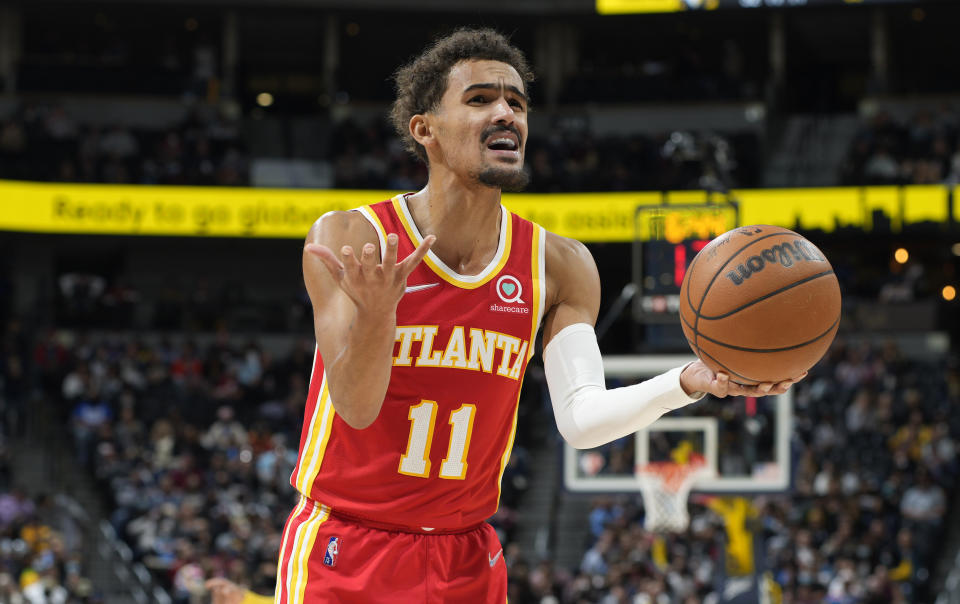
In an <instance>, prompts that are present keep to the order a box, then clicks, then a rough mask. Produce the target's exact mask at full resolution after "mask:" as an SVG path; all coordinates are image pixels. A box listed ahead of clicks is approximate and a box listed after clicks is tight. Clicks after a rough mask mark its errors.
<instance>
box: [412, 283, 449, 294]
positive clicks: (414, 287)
mask: <svg viewBox="0 0 960 604" xmlns="http://www.w3.org/2000/svg"><path fill="white" fill-rule="evenodd" d="M438 285H440V284H439V283H426V284H424V285H410V286H407V287H405V288H404V290H403V293H405V294H412V293H413V292H418V291H421V290H424V289H430V288H431V287H436V286H438Z"/></svg>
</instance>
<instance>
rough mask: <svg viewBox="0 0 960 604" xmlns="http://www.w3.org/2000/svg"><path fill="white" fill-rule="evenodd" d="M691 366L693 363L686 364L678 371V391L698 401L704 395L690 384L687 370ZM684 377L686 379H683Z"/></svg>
mask: <svg viewBox="0 0 960 604" xmlns="http://www.w3.org/2000/svg"><path fill="white" fill-rule="evenodd" d="M691 365H693V362H690V363H687V365H686V366H685V367H684V368H683V369H682V370H681V371H680V389H681V390H683V393H684V394H686V395H687V396H689V397H690V398H692V399H700V398H703V396H704V395H705V394H706V392H704V391H702V390H697V389H696V387H695V386H693V385H691V384H690V376H689V373H688V370H689V369H690V366H691ZM684 376H686V378H684Z"/></svg>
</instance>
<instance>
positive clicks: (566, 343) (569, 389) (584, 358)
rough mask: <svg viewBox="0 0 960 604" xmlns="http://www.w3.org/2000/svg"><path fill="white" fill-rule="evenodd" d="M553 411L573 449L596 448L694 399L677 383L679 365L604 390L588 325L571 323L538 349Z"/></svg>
mask: <svg viewBox="0 0 960 604" xmlns="http://www.w3.org/2000/svg"><path fill="white" fill-rule="evenodd" d="M543 369H544V372H545V373H546V376H547V387H548V388H549V389H550V398H551V400H552V401H553V414H554V417H555V418H556V420H557V428H559V430H560V434H561V435H562V436H563V438H564V440H566V441H567V442H568V443H570V444H571V445H572V446H574V447H576V448H577V449H589V448H592V447H598V446H600V445H602V444H604V443H608V442H610V441H612V440H616V439H618V438H621V437H623V436H626V435H628V434H632V433H634V432H636V431H637V430H642V429H643V428H646V427H647V426H649V425H650V424H652V423H653V422H654V421H656V420H657V419H658V418H660V416H662V415H663V414H665V413H667V412H668V411H673V410H674V409H679V408H680V407H683V406H686V405H688V404H690V403H692V402H695V401H698V400H700V399H701V398H702V397H703V394H702V393H699V392H697V393H694V395H695V396H694V397H691V396H688V395H687V394H686V393H685V392H684V391H683V388H681V387H680V372H682V371H683V369H684V368H683V367H677V368H676V369H671V370H670V371H668V372H666V373H664V374H661V375H658V376H657V377H654V378H651V379H649V380H647V381H645V382H642V383H640V384H634V385H633V386H624V387H622V388H614V389H613V390H607V388H606V383H605V382H604V378H603V359H602V358H601V357H600V346H599V345H598V344H597V336H596V334H595V333H594V331H593V328H592V327H591V326H589V325H587V324H586V323H576V324H574V325H569V326H567V327H564V328H563V329H562V330H560V333H558V334H557V335H556V336H554V337H553V339H552V340H550V343H549V344H547V347H546V348H545V349H544V351H543Z"/></svg>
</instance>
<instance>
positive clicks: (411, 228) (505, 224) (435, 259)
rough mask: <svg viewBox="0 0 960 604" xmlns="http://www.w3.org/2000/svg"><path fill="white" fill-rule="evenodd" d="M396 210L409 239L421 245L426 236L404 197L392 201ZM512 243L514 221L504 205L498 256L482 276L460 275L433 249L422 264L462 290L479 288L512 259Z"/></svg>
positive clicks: (501, 213) (501, 210)
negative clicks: (421, 232) (418, 225)
mask: <svg viewBox="0 0 960 604" xmlns="http://www.w3.org/2000/svg"><path fill="white" fill-rule="evenodd" d="M393 208H394V210H395V211H396V212H397V216H399V217H400V222H401V224H403V228H404V230H405V231H406V232H407V236H408V237H410V240H411V241H412V242H413V244H414V245H416V246H419V245H420V243H421V242H422V241H423V235H421V234H420V230H419V229H417V225H416V223H415V222H414V221H413V215H412V214H411V213H410V208H408V207H407V200H406V198H405V197H404V196H403V195H402V194H401V195H397V196H396V197H394V198H393ZM512 242H513V220H512V219H511V215H510V212H509V211H508V210H507V209H506V208H505V207H503V206H502V205H501V206H500V243H499V245H498V246H497V253H496V254H495V255H494V257H493V260H491V261H490V263H489V264H488V265H487V266H486V267H485V268H484V269H483V270H482V271H480V273H479V274H476V275H461V274H460V273H458V272H456V271H454V270H453V269H452V268H450V267H449V266H447V265H446V264H445V263H444V262H443V260H441V259H440V257H439V256H437V255H436V254H434V253H433V251H432V250H431V251H428V252H427V255H426V256H424V257H423V261H424V263H426V265H427V266H429V267H430V269H431V270H432V271H433V272H434V273H436V274H437V276H439V277H440V278H441V279H443V280H444V281H446V282H447V283H450V284H451V285H455V286H457V287H460V288H463V289H476V288H478V287H480V286H482V285H485V284H486V283H489V282H490V280H491V279H493V278H494V277H495V276H497V275H498V274H499V273H500V271H501V270H503V267H504V265H506V264H507V259H509V258H510V247H511V244H512Z"/></svg>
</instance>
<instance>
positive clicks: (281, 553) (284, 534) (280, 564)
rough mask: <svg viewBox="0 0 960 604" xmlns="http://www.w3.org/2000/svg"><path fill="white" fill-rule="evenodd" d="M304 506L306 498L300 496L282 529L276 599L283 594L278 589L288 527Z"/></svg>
mask: <svg viewBox="0 0 960 604" xmlns="http://www.w3.org/2000/svg"><path fill="white" fill-rule="evenodd" d="M306 505H307V498H306V497H304V496H303V494H301V495H300V501H299V502H297V507H295V508H293V513H292V514H290V520H288V521H287V526H285V527H284V528H283V540H282V541H281V542H280V557H279V559H278V560H277V586H276V591H275V593H274V596H276V598H277V599H279V598H280V594H281V593H282V592H283V590H282V589H281V587H280V581H282V580H283V556H284V553H285V552H286V551H287V540H288V539H290V526H291V525H292V524H293V522H294V521H295V520H296V519H297V517H299V516H300V514H301V513H303V508H304V507H306ZM290 555H291V556H293V552H291V553H290ZM287 593H288V594H289V593H290V590H289V589H288V590H287Z"/></svg>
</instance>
